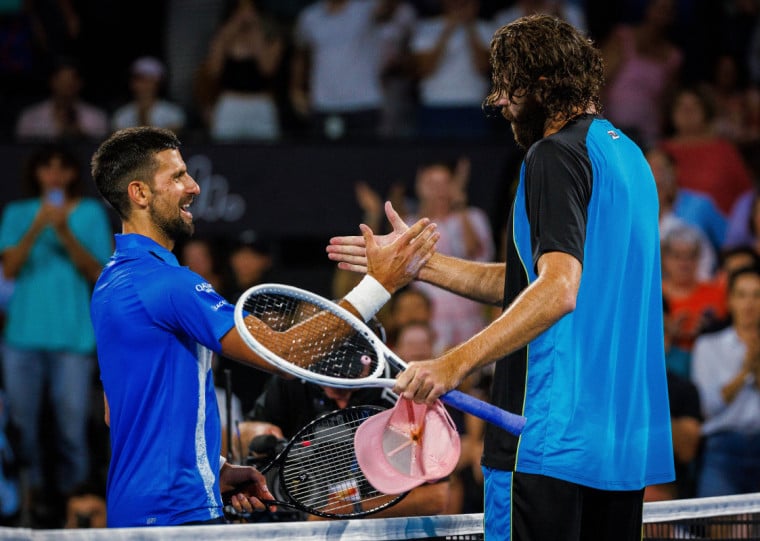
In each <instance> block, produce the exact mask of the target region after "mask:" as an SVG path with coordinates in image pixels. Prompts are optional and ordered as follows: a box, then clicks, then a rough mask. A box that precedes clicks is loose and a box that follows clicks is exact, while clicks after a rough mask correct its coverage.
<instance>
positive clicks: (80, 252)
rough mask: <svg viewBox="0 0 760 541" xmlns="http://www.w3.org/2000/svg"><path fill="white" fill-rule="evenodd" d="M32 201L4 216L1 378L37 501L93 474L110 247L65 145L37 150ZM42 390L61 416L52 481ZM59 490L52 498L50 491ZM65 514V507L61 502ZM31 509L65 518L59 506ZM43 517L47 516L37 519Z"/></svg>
mask: <svg viewBox="0 0 760 541" xmlns="http://www.w3.org/2000/svg"><path fill="white" fill-rule="evenodd" d="M24 183H25V186H24V187H25V189H26V191H27V193H28V195H29V197H28V198H26V199H21V200H18V201H14V202H11V203H10V204H8V205H7V206H6V208H5V210H4V212H3V214H2V220H1V221H0V252H1V253H2V261H3V271H4V273H5V277H6V278H9V279H14V280H15V285H14V290H13V293H12V295H11V298H10V301H9V304H8V308H7V316H6V318H7V319H6V326H5V336H4V341H5V348H4V355H3V363H2V365H3V378H4V383H5V389H6V392H7V398H8V410H9V415H10V419H11V422H12V423H14V424H15V425H16V426H17V427H18V429H19V430H20V457H21V458H22V459H23V461H24V463H23V464H22V466H23V467H24V468H25V469H26V473H27V475H26V479H27V483H26V485H27V486H26V489H27V490H29V491H31V509H32V510H37V511H41V510H43V509H45V501H42V494H43V489H44V493H46V494H47V495H48V499H49V500H50V501H54V502H60V505H62V504H63V502H64V501H65V499H64V498H63V496H65V495H67V494H69V493H71V492H72V491H73V490H74V489H75V488H76V487H77V485H78V484H80V483H82V482H84V481H85V480H86V479H87V477H88V473H89V457H88V454H89V453H88V446H87V432H86V429H87V419H88V410H89V399H90V396H91V393H90V390H91V387H90V386H91V382H92V370H93V366H94V363H93V354H94V351H95V337H94V332H93V329H92V323H91V321H90V308H89V303H90V295H91V290H92V285H93V283H94V282H95V280H96V279H97V277H98V275H99V274H100V270H101V269H102V267H103V265H104V264H105V262H106V261H108V258H109V256H110V254H111V249H112V244H111V243H112V240H111V239H112V230H111V225H110V222H109V220H108V217H107V215H106V212H105V209H104V208H103V206H102V205H101V204H100V203H99V202H98V201H97V200H95V199H92V198H87V197H83V196H82V179H81V167H80V163H79V161H78V160H77V158H76V157H75V156H74V155H73V154H72V153H71V152H70V151H69V150H67V149H66V148H65V147H62V146H57V145H46V146H44V147H40V148H38V149H36V150H35V151H33V153H32V154H31V156H30V157H29V160H28V162H27V164H26V170H25V173H24ZM45 394H47V400H48V402H49V403H50V405H51V409H52V413H53V417H54V421H55V428H56V431H55V449H54V457H55V459H56V464H55V469H54V472H55V479H51V480H45V479H44V475H43V471H44V470H43V467H42V460H41V459H42V456H41V454H42V453H41V442H40V441H39V438H38V434H39V417H40V412H41V408H42V405H43V403H44V402H45V396H44V395H45ZM51 492H52V493H53V495H52V497H51V495H50V493H51ZM58 511H59V512H60V511H61V509H60V508H59V509H58ZM51 515H52V517H54V518H53V519H52V520H53V522H52V523H50V522H47V520H50V516H47V517H44V518H43V517H36V518H35V517H34V516H33V517H32V520H33V524H32V525H39V526H59V524H57V522H56V520H57V516H58V514H57V513H52V514H51ZM36 519H38V520H39V521H40V522H42V521H46V523H44V524H34V521H35V520H36Z"/></svg>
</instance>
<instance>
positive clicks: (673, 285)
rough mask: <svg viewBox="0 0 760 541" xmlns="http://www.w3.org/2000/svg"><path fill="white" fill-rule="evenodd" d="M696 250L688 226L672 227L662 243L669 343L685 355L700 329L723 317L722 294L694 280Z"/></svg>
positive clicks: (717, 287) (712, 285) (696, 237)
mask: <svg viewBox="0 0 760 541" xmlns="http://www.w3.org/2000/svg"><path fill="white" fill-rule="evenodd" d="M700 249H701V243H700V237H699V235H698V234H697V233H696V232H695V230H694V229H693V228H692V227H690V226H682V227H676V228H674V229H673V230H672V231H670V232H669V233H668V234H667V235H666V236H665V238H664V239H663V240H662V272H663V278H662V292H663V295H664V296H665V299H666V300H667V303H668V305H669V306H670V309H671V314H672V322H673V324H674V325H673V333H674V342H673V343H674V344H675V345H677V346H678V347H680V348H681V349H684V350H686V351H691V348H692V345H693V343H694V339H695V338H696V337H697V335H699V333H700V332H701V331H702V330H703V329H705V328H706V327H708V326H710V325H713V324H714V323H715V322H717V321H720V320H722V319H723V318H724V317H725V315H726V299H725V290H724V289H723V288H722V287H721V285H720V284H718V283H716V282H714V281H704V280H700V279H699V277H698V273H697V267H698V261H699V252H700Z"/></svg>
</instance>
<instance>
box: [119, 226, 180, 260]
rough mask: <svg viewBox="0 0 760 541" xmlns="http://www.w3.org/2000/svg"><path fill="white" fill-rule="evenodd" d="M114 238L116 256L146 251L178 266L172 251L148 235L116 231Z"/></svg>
mask: <svg viewBox="0 0 760 541" xmlns="http://www.w3.org/2000/svg"><path fill="white" fill-rule="evenodd" d="M115 239H116V251H115V252H114V255H115V256H116V257H117V258H122V257H129V256H130V255H132V256H134V255H138V256H144V255H145V253H146V252H147V253H149V254H151V255H153V256H154V257H157V258H158V259H160V260H161V261H164V262H166V263H168V264H170V265H173V266H175V267H179V266H180V264H179V261H177V257H176V256H175V255H174V254H173V253H172V252H170V251H169V250H167V249H166V248H164V247H163V246H161V245H160V244H158V243H157V242H156V241H154V240H153V239H151V238H149V237H146V236H144V235H138V234H137V233H127V234H123V233H118V234H116V235H115Z"/></svg>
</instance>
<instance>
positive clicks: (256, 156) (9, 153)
mask: <svg viewBox="0 0 760 541" xmlns="http://www.w3.org/2000/svg"><path fill="white" fill-rule="evenodd" d="M504 139H505V140H504V141H488V142H482V141H481V142H478V143H474V142H461V141H457V142H454V141H452V142H441V141H436V142H430V143H425V142H414V143H411V142H371V143H370V142H367V143H361V142H356V143H350V142H349V143H346V142H341V143H340V144H329V143H280V144H277V145H271V146H269V145H208V144H205V145H187V146H185V147H183V149H182V154H183V157H184V159H185V162H186V163H187V166H188V169H189V171H190V173H191V175H192V176H193V177H194V178H195V179H196V181H197V182H198V183H199V184H200V186H201V195H200V197H199V199H198V200H197V201H196V203H195V204H194V205H193V214H194V216H195V219H196V234H197V235H204V236H209V237H212V238H215V239H218V240H219V242H232V241H234V240H235V239H236V238H237V237H238V235H239V234H240V233H241V232H243V231H247V230H252V231H254V232H256V234H258V235H260V236H262V237H266V238H268V239H271V241H272V243H273V245H274V247H275V265H276V269H275V274H274V276H275V277H276V279H277V281H280V282H285V283H291V284H293V285H298V286H301V287H307V288H310V289H313V290H315V291H319V292H322V293H324V294H327V293H329V291H328V290H329V283H330V277H331V275H332V271H333V264H332V263H331V262H329V261H328V260H327V258H326V256H325V252H324V248H325V246H326V244H327V242H328V240H329V238H330V237H331V236H333V235H346V234H353V233H356V232H358V224H359V222H360V221H361V219H362V214H361V210H360V209H359V207H358V205H357V203H356V197H355V193H354V184H355V183H356V181H358V180H364V181H366V182H368V183H369V184H370V185H371V186H372V187H373V188H374V189H375V190H377V191H378V192H379V193H380V194H381V195H382V196H385V195H386V194H387V192H388V188H389V187H390V185H391V184H393V183H402V184H404V185H405V186H406V193H407V195H408V196H409V197H413V196H414V176H415V171H416V169H417V167H418V166H419V165H420V164H422V163H425V162H429V161H434V160H456V159H457V158H458V157H460V156H467V157H469V159H470V160H471V164H472V169H471V180H470V184H469V188H468V194H469V199H470V203H471V204H473V205H475V206H479V207H480V208H482V209H483V210H485V211H486V212H487V213H488V215H489V217H490V218H491V221H492V224H493V227H494V230H495V236H498V230H500V228H501V226H502V224H503V221H504V220H505V219H506V214H507V212H508V208H507V207H508V204H509V198H510V195H511V185H512V180H513V178H514V175H515V173H516V171H517V167H518V165H519V159H520V156H521V155H520V153H519V152H518V151H517V149H516V148H515V146H514V144H513V143H511V140H510V139H509V138H508V137H505V138H504ZM31 150H32V146H30V145H0V163H2V164H3V165H4V167H3V173H2V175H3V179H2V185H3V190H2V192H0V210H2V208H3V207H4V206H5V203H6V202H8V201H10V200H13V199H16V198H18V197H21V190H20V176H21V170H22V166H23V163H24V160H25V159H26V157H27V155H28V154H29V152H30V151H31ZM75 150H76V152H77V153H78V155H79V156H80V158H81V160H82V163H83V164H84V169H85V177H86V179H87V182H86V185H87V187H88V190H89V191H90V193H91V194H92V195H95V189H94V186H93V184H92V181H91V180H90V177H89V172H88V168H89V166H88V164H89V159H90V156H91V155H92V152H93V151H94V150H95V146H94V145H90V144H83V145H80V146H77V147H75ZM111 216H112V218H113V220H114V222H113V223H114V228H115V230H117V228H118V222H117V221H116V216H115V214H114V213H113V212H112V213H111Z"/></svg>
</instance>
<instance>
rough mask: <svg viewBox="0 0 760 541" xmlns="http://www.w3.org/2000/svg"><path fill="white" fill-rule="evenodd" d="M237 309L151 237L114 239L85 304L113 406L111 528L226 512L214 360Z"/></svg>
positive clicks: (109, 494)
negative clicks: (221, 489) (88, 306)
mask: <svg viewBox="0 0 760 541" xmlns="http://www.w3.org/2000/svg"><path fill="white" fill-rule="evenodd" d="M233 308H234V307H233V306H232V305H230V304H229V303H228V302H227V301H226V300H224V299H223V298H222V297H221V296H220V295H219V294H217V293H216V292H215V291H214V289H213V288H212V287H211V285H210V284H208V283H206V281H205V280H204V279H203V278H201V277H200V276H199V275H197V274H196V273H194V272H192V271H190V270H189V269H188V268H186V267H181V266H180V265H179V263H178V262H177V259H176V258H175V256H174V254H172V253H171V252H170V251H168V250H166V249H165V248H163V247H162V246H160V245H159V244H157V243H156V242H154V241H153V240H151V239H149V238H147V237H144V236H142V235H135V234H129V235H116V250H115V252H114V254H113V256H112V257H111V260H110V261H109V263H108V264H107V265H106V267H105V268H104V270H103V273H102V274H101V276H100V278H99V279H98V282H97V283H96V285H95V290H94V292H93V296H92V303H91V311H92V320H93V325H94V328H95V337H96V341H97V350H98V362H99V364H100V373H101V376H100V377H101V380H102V381H103V388H104V390H105V394H106V397H107V399H108V403H109V406H110V411H111V449H112V457H111V464H110V467H109V471H108V486H107V496H106V500H107V506H108V525H109V527H127V526H153V525H172V524H181V523H184V522H190V521H199V520H209V519H212V518H216V517H219V516H221V515H222V504H221V496H220V492H219V481H218V472H219V453H220V450H221V430H222V429H221V423H220V420H219V411H218V409H217V405H216V397H215V393H214V384H213V380H212V374H211V359H212V352H219V351H220V348H221V346H220V343H219V340H220V339H221V338H222V337H223V336H224V335H225V334H226V333H227V332H228V331H229V330H230V329H231V328H232V327H233V325H234V320H233Z"/></svg>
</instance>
